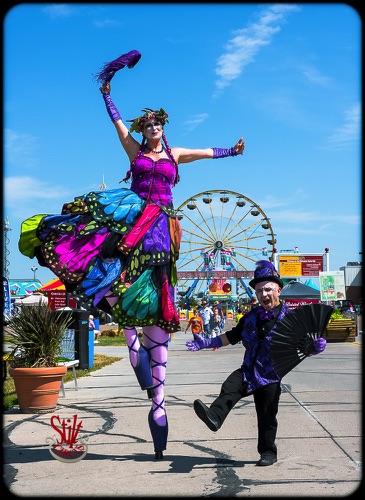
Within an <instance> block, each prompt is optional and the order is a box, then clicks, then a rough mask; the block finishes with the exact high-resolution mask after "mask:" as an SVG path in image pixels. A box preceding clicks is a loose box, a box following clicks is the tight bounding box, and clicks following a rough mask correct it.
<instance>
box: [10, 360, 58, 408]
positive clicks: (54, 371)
mask: <svg viewBox="0 0 365 500" xmlns="http://www.w3.org/2000/svg"><path fill="white" fill-rule="evenodd" d="M66 371H67V367H66V366H53V367H48V368H10V369H9V375H10V376H11V377H12V378H13V379H14V385H15V390H16V394H17V397H18V403H19V408H20V411H21V413H49V412H53V411H55V410H56V408H57V402H58V395H59V392H60V389H61V382H62V378H63V376H64V375H65V374H66Z"/></svg>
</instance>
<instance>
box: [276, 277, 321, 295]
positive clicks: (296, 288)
mask: <svg viewBox="0 0 365 500" xmlns="http://www.w3.org/2000/svg"><path fill="white" fill-rule="evenodd" d="M280 298H282V299H320V298H321V292H320V291H319V290H316V289H315V288H312V287H311V286H308V285H305V284H304V283H301V282H300V281H290V282H289V283H287V284H286V285H284V287H283V289H282V290H281V294H280Z"/></svg>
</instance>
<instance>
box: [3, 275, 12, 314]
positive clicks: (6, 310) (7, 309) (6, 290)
mask: <svg viewBox="0 0 365 500" xmlns="http://www.w3.org/2000/svg"><path fill="white" fill-rule="evenodd" d="M3 297H4V298H3V301H4V305H3V316H4V317H5V318H10V316H11V299H10V286H9V280H8V278H5V276H3Z"/></svg>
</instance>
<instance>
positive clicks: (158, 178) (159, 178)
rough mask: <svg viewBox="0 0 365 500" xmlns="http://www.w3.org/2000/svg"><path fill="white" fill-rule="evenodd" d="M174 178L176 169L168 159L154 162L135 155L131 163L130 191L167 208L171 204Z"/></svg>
mask: <svg viewBox="0 0 365 500" xmlns="http://www.w3.org/2000/svg"><path fill="white" fill-rule="evenodd" d="M175 176H176V167H175V165H174V164H173V162H172V161H171V160H169V159H168V158H161V159H159V160H157V161H154V160H152V158H149V157H148V156H143V155H137V157H136V158H135V160H134V161H133V163H132V184H131V190H132V191H134V192H135V193H137V194H138V195H139V196H141V197H142V198H144V199H146V200H148V201H153V202H154V203H156V204H157V205H163V206H168V205H171V204H172V187H173V186H174V183H175Z"/></svg>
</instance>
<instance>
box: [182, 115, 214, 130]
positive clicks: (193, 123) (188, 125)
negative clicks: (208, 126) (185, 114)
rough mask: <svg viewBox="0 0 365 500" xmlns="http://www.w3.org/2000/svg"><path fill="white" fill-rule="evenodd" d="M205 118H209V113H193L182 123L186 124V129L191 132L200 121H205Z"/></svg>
mask: <svg viewBox="0 0 365 500" xmlns="http://www.w3.org/2000/svg"><path fill="white" fill-rule="evenodd" d="M207 118H209V114H208V113H200V114H197V115H194V116H193V117H191V118H190V119H189V120H186V121H185V123H184V125H185V126H186V129H187V131H188V132H191V131H192V130H194V129H195V128H196V127H197V126H198V125H200V124H201V123H203V122H205V120H207Z"/></svg>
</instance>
